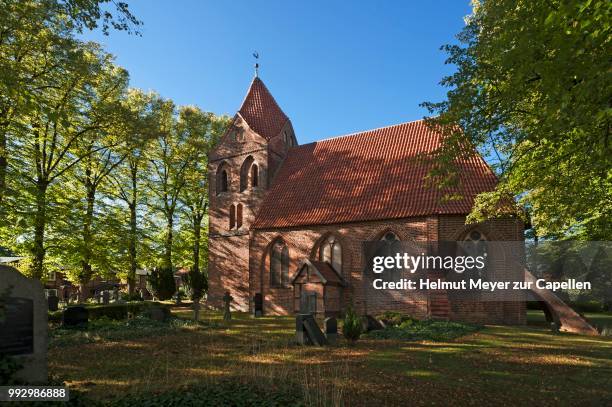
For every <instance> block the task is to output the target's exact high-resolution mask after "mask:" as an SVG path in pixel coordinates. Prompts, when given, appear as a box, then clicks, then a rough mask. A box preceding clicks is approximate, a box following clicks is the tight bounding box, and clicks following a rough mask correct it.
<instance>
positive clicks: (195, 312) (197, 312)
mask: <svg viewBox="0 0 612 407" xmlns="http://www.w3.org/2000/svg"><path fill="white" fill-rule="evenodd" d="M193 320H194V321H196V322H197V321H199V320H200V298H194V299H193Z"/></svg>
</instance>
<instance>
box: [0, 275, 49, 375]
mask: <svg viewBox="0 0 612 407" xmlns="http://www.w3.org/2000/svg"><path fill="white" fill-rule="evenodd" d="M0 353H4V354H6V355H9V356H11V357H14V358H15V359H17V362H18V363H19V364H20V365H22V366H23V367H22V369H21V370H20V371H18V372H17V374H16V375H17V377H16V378H17V379H19V380H22V381H24V382H26V383H30V384H43V383H46V382H47V301H46V300H45V294H44V291H43V286H42V285H41V284H40V282H39V281H36V280H33V279H29V278H27V277H25V276H24V275H22V274H21V273H20V272H18V271H17V270H16V269H14V268H13V267H8V266H2V265H0Z"/></svg>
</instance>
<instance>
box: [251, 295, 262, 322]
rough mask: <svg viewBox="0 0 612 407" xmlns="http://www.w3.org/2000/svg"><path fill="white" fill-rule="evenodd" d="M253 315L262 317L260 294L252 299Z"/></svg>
mask: <svg viewBox="0 0 612 407" xmlns="http://www.w3.org/2000/svg"><path fill="white" fill-rule="evenodd" d="M253 315H254V316H255V317H260V316H262V315H263V295H261V293H257V294H255V297H253Z"/></svg>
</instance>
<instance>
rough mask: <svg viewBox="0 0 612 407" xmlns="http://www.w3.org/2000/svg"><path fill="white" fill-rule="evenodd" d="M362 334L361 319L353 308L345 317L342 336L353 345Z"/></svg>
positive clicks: (347, 311) (349, 309)
mask: <svg viewBox="0 0 612 407" xmlns="http://www.w3.org/2000/svg"><path fill="white" fill-rule="evenodd" d="M361 332H362V326H361V318H360V317H359V316H358V315H357V313H356V312H355V310H353V307H349V308H348V310H346V314H345V315H344V324H343V325H342V334H343V335H344V337H345V338H346V339H347V340H348V341H349V342H351V343H354V342H355V341H357V340H358V339H359V337H360V336H361Z"/></svg>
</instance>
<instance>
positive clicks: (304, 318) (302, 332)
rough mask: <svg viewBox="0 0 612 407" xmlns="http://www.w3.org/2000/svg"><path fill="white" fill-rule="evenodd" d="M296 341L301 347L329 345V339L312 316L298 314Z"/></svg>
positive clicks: (296, 319)
mask: <svg viewBox="0 0 612 407" xmlns="http://www.w3.org/2000/svg"><path fill="white" fill-rule="evenodd" d="M295 339H296V342H297V343H298V344H300V345H316V346H323V345H327V339H325V336H324V335H323V332H321V329H320V328H319V325H317V321H315V319H314V317H313V316H312V314H298V315H297V316H296V318H295Z"/></svg>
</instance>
